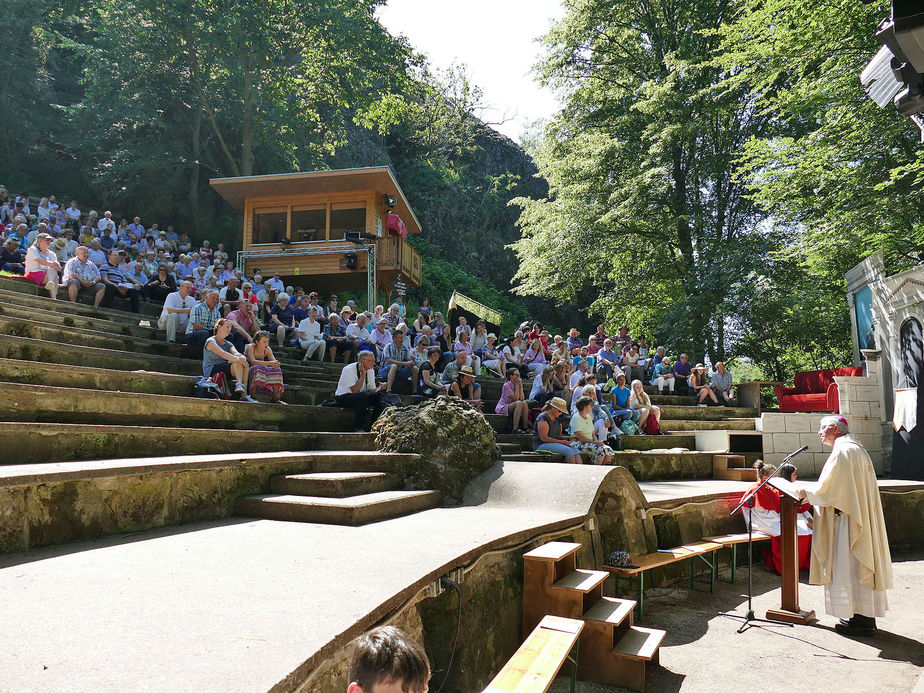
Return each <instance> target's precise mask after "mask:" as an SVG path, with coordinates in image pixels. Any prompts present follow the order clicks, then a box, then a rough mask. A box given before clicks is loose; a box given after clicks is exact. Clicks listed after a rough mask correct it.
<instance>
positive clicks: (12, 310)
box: [0, 301, 166, 341]
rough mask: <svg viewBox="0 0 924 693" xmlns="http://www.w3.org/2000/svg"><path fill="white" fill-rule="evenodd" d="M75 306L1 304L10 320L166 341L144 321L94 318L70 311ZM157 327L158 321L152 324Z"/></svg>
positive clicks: (0, 309) (53, 302)
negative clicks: (47, 307) (30, 321)
mask: <svg viewBox="0 0 924 693" xmlns="http://www.w3.org/2000/svg"><path fill="white" fill-rule="evenodd" d="M49 303H51V304H57V303H59V301H49ZM74 305H75V304H72V303H68V305H66V306H61V307H62V308H63V309H64V310H46V309H45V307H44V306H45V304H43V306H42V307H41V308H39V307H33V306H25V305H20V304H18V303H6V302H4V303H2V304H0V315H2V316H5V317H8V318H19V319H24V320H35V321H37V322H41V323H46V324H52V325H63V326H64V327H78V328H81V329H85V330H95V331H97V332H104V333H106V334H109V335H124V336H130V337H140V338H143V339H160V340H161V341H165V340H166V336H165V334H164V332H163V331H161V330H158V329H156V328H155V327H145V326H143V325H140V324H139V323H140V322H143V320H139V319H137V316H135V318H136V319H135V320H133V321H128V320H125V321H122V320H119V321H114V320H109V319H107V318H102V317H93V316H89V315H83V314H81V313H79V312H75V311H68V310H66V309H67V308H71V307H73V306H74ZM151 324H152V325H156V324H157V323H156V321H155V322H152V323H151Z"/></svg>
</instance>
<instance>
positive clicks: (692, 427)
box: [661, 417, 757, 433]
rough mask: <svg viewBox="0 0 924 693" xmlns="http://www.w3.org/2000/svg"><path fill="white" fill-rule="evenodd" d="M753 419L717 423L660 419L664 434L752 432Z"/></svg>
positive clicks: (754, 425) (728, 420)
mask: <svg viewBox="0 0 924 693" xmlns="http://www.w3.org/2000/svg"><path fill="white" fill-rule="evenodd" d="M756 425H757V424H756V423H755V419H723V420H718V421H703V420H692V421H691V420H683V419H665V418H663V417H662V418H661V430H663V431H664V432H665V433H677V432H679V431H753V430H754V428H755V427H756Z"/></svg>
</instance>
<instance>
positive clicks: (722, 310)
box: [515, 0, 768, 359]
mask: <svg viewBox="0 0 924 693" xmlns="http://www.w3.org/2000/svg"><path fill="white" fill-rule="evenodd" d="M566 4H567V7H568V14H567V16H566V17H565V18H564V19H563V20H562V21H561V22H560V23H559V24H558V25H557V26H556V27H554V28H553V30H552V31H551V32H550V34H549V35H548V36H547V37H546V38H545V42H546V44H547V46H548V55H547V56H546V58H545V60H544V61H543V62H542V63H541V64H540V66H539V72H540V75H541V76H542V78H543V79H544V81H545V82H546V83H547V84H550V85H552V86H555V87H557V88H558V89H560V90H561V91H562V92H563V94H565V95H566V97H567V106H566V108H565V110H564V112H563V113H562V114H560V115H559V116H558V117H557V118H556V119H555V120H554V121H553V122H552V123H551V124H550V126H549V127H548V128H547V130H546V133H545V136H544V138H543V140H542V142H541V145H540V148H539V151H538V152H537V153H536V156H537V160H538V161H539V165H540V170H541V172H542V174H543V175H544V176H545V177H546V178H547V179H548V181H549V186H550V195H549V197H548V198H547V199H543V200H528V199H520V200H517V204H519V205H520V206H521V208H522V214H521V217H520V224H521V226H522V228H523V239H522V240H521V241H519V242H518V243H516V244H515V249H516V251H517V253H518V255H519V257H520V260H521V266H520V271H519V273H518V274H517V277H516V278H517V280H519V286H518V290H519V291H520V292H522V293H524V294H544V295H551V296H553V297H554V298H555V299H557V300H558V301H559V302H566V301H570V300H573V299H574V298H575V297H577V296H579V295H580V294H581V293H582V291H586V288H587V287H588V286H592V287H593V290H594V293H595V294H596V296H597V297H596V299H595V300H594V301H593V302H592V303H591V304H590V306H589V308H590V309H591V310H592V311H593V312H594V313H596V314H599V315H602V316H604V317H605V318H606V321H607V323H608V324H609V327H610V328H614V327H615V326H616V325H617V324H622V323H627V324H628V325H629V326H630V327H631V328H632V329H633V330H634V331H635V332H638V331H652V330H653V331H654V332H655V333H656V335H657V336H658V337H659V341H667V343H668V344H669V346H672V347H674V348H675V349H677V350H684V351H692V352H694V353H702V351H703V348H704V347H705V349H706V351H708V352H709V353H710V355H712V356H713V358H714V359H724V358H725V354H726V352H727V351H728V347H729V340H728V338H727V337H726V334H725V333H726V329H727V326H728V325H729V323H734V322H735V321H736V320H739V319H740V316H739V315H738V314H737V312H736V310H735V307H734V306H733V305H731V303H730V302H729V300H728V298H729V295H730V294H729V287H730V286H731V284H732V283H733V282H734V281H735V280H736V279H737V278H740V277H741V276H743V275H746V274H747V273H748V272H749V271H751V270H757V269H759V267H760V266H761V265H762V264H763V263H764V262H765V260H764V257H765V255H766V253H767V252H768V248H767V243H766V241H765V239H764V238H763V234H762V233H761V231H760V229H759V227H758V226H757V221H758V218H757V216H756V211H757V210H756V209H755V206H754V204H753V202H752V201H751V200H750V199H749V198H748V197H747V195H746V194H745V193H746V189H745V187H744V185H743V183H741V182H740V181H739V179H738V178H737V177H736V173H737V165H736V157H737V153H738V151H739V150H740V148H741V147H742V146H743V144H744V143H745V142H746V141H747V140H748V139H749V138H750V137H752V136H754V135H755V134H758V133H760V132H761V130H762V128H763V127H764V125H765V121H764V119H763V118H762V117H760V116H759V115H758V114H756V113H755V111H754V109H753V108H751V107H750V105H749V103H748V101H747V99H744V98H742V94H741V93H740V92H733V91H731V90H728V91H726V92H725V93H721V94H719V93H716V92H714V91H713V90H712V88H713V87H714V86H715V85H716V84H717V83H718V82H719V80H720V78H721V75H720V74H719V71H718V69H716V68H713V67H711V66H710V65H709V64H708V62H707V58H709V57H710V56H712V55H713V53H714V51H715V48H716V45H717V44H718V39H717V38H716V37H715V36H713V35H712V34H711V33H710V32H709V31H708V30H709V29H711V28H713V27H714V26H716V25H717V24H720V23H721V22H723V21H724V20H725V19H726V17H727V15H728V13H729V12H730V7H731V4H730V3H729V2H719V3H715V2H705V1H704V2H695V1H694V2H681V1H680V0H670V1H667V2H660V3H651V2H640V3H637V2H628V1H626V2H604V1H603V0H572V2H568V3H566Z"/></svg>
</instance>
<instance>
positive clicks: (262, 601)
mask: <svg viewBox="0 0 924 693" xmlns="http://www.w3.org/2000/svg"><path fill="white" fill-rule="evenodd" d="M547 467H548V469H547V470H546V471H545V472H544V474H543V475H542V478H541V479H540V480H538V481H537V480H536V477H535V466H534V465H532V464H531V463H527V462H524V463H505V465H504V474H503V476H502V477H501V478H500V479H497V480H494V479H493V478H492V476H491V474H490V473H486V475H483V477H482V478H481V479H483V481H484V484H479V483H477V482H476V483H473V484H472V485H471V486H470V487H469V496H468V497H469V500H470V502H471V503H473V505H472V506H470V507H459V508H438V509H433V510H428V511H426V512H422V513H417V514H414V515H410V516H408V517H401V518H396V519H393V520H388V521H385V522H379V523H374V524H370V525H365V526H363V527H339V526H334V525H318V524H309V523H300V522H273V521H269V520H257V521H250V520H227V521H223V522H207V523H200V524H193V525H186V526H182V527H174V528H164V529H160V530H152V531H148V532H140V533H137V534H134V535H132V534H127V535H119V536H115V537H109V538H105V539H100V540H98V541H95V542H81V543H75V544H68V545H65V546H61V547H52V548H48V549H37V550H33V551H29V552H27V553H21V554H12V555H7V556H0V691H2V693H14V692H15V693H22V692H24V691H28V692H29V693H35V692H38V691H54V692H55V693H58V692H61V691H67V692H68V693H70V692H72V691H80V692H84V691H86V692H88V693H103V692H108V691H118V692H119V693H124V692H125V691H140V690H143V691H165V692H166V691H169V692H170V693H180V692H183V691H196V693H203V692H205V691H209V692H211V691H215V692H219V691H220V692H221V693H233V692H235V691H241V692H242V693H254V692H256V691H266V690H269V689H270V688H271V687H272V686H273V685H274V684H276V683H277V682H279V681H280V680H282V679H283V678H284V677H285V676H287V675H288V674H289V673H290V672H292V671H295V670H296V669H297V668H298V667H299V666H301V665H302V664H303V663H304V662H305V661H306V660H307V659H308V658H309V657H311V656H313V655H314V653H316V652H318V651H319V650H321V648H323V647H325V646H327V645H328V644H330V643H332V642H338V641H339V640H338V639H339V638H340V637H341V634H343V633H348V632H351V630H352V629H353V628H355V626H356V624H357V623H360V624H365V627H368V626H369V625H372V624H374V623H375V622H376V621H377V620H378V619H379V618H381V616H382V615H383V611H385V607H384V606H383V605H386V604H388V603H389V601H390V600H392V602H394V600H397V603H403V601H404V600H406V599H407V598H408V597H410V596H412V595H413V594H415V593H416V592H417V590H418V589H419V588H416V587H414V586H415V585H419V584H420V585H421V586H423V585H422V584H421V583H422V581H423V584H425V581H427V580H430V579H432V578H433V577H439V576H440V575H442V574H443V566H445V565H447V564H450V563H452V562H454V561H456V559H458V558H459V557H464V556H465V555H466V554H467V553H469V552H472V551H477V552H479V553H480V552H481V551H482V549H483V547H487V548H492V547H493V546H495V545H510V544H515V543H517V541H519V539H517V537H518V533H520V532H523V533H525V534H526V535H527V536H535V535H536V533H537V532H536V529H535V528H537V527H544V526H545V527H548V526H551V525H555V526H560V525H561V524H564V526H573V525H576V524H580V523H581V522H583V518H584V517H585V515H586V513H587V512H588V510H589V508H590V506H591V504H592V502H593V499H594V496H595V494H596V491H597V488H598V486H599V485H600V482H601V480H602V479H603V477H604V476H606V475H608V474H610V473H611V472H613V470H612V469H610V468H604V467H589V466H588V467H579V468H575V467H573V466H572V465H562V464H549V465H547ZM492 481H493V482H494V483H490V482H492ZM527 485H528V486H527ZM524 488H529V489H530V494H531V499H530V500H531V501H534V502H535V505H531V506H529V507H528V508H526V509H524V504H523V497H524V492H523V489H524ZM0 512H2V508H0ZM468 562H470V559H468V560H466V559H463V560H462V561H461V564H462V565H464V564H466V563H468ZM433 571H438V572H436V574H435V576H431V573H432V572H433ZM394 605H395V604H394V603H392V607H393V606H394ZM361 627H362V626H361Z"/></svg>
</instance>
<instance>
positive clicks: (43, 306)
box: [0, 288, 160, 329]
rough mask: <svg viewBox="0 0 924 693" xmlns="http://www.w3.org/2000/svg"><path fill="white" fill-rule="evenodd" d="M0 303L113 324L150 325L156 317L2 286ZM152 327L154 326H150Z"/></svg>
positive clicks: (153, 323)
mask: <svg viewBox="0 0 924 693" xmlns="http://www.w3.org/2000/svg"><path fill="white" fill-rule="evenodd" d="M0 305H3V306H9V305H15V306H18V307H20V308H38V309H40V310H45V311H53V312H56V313H62V314H64V315H81V316H84V317H88V318H95V319H97V320H106V321H108V322H111V323H112V324H114V325H117V324H127V325H137V324H138V323H139V322H140V321H142V320H147V321H148V322H150V323H151V325H152V326H154V325H156V324H157V318H155V317H154V316H151V315H139V314H138V313H131V312H127V311H122V310H117V309H114V308H102V307H100V308H94V307H93V306H92V305H86V304H84V303H80V302H78V303H71V302H70V301H68V300H62V301H52V300H51V299H50V298H48V297H47V296H45V297H42V296H34V295H32V294H24V293H20V292H18V291H10V290H8V289H4V288H0ZM159 315H160V313H158V316H159ZM152 318H153V319H152ZM152 329H154V328H153V327H152Z"/></svg>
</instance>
